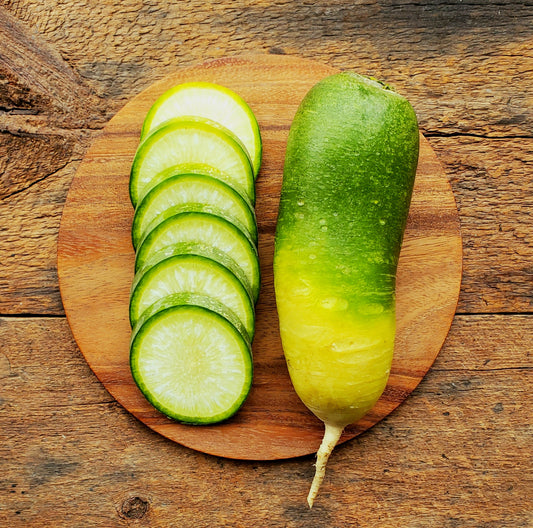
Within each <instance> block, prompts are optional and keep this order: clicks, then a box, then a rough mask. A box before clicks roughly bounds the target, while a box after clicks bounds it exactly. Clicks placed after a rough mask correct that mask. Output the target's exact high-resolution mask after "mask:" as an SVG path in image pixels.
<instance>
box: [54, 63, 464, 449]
mask: <svg viewBox="0 0 533 528" xmlns="http://www.w3.org/2000/svg"><path fill="white" fill-rule="evenodd" d="M335 71H336V70H335V69H333V68H331V67H329V66H327V65H323V64H320V63H316V62H312V61H308V60H302V59H298V58H294V57H287V56H276V55H264V56H263V55H260V56H251V57H237V58H231V59H220V60H215V61H211V62H207V63H203V64H200V65H198V66H195V67H190V68H186V69H182V70H180V71H178V72H176V73H175V74H173V75H171V76H169V77H167V78H165V79H164V80H162V81H159V82H157V83H155V84H154V85H153V86H151V87H150V88H148V89H147V90H145V91H144V92H142V93H141V94H139V95H138V96H137V97H136V98H134V99H133V100H132V101H131V102H130V103H128V104H127V105H126V106H125V107H124V108H123V109H122V110H121V111H120V112H119V113H118V114H117V115H116V116H115V117H114V118H113V119H112V120H111V121H110V122H109V123H108V125H107V126H106V127H105V129H104V131H103V133H102V134H101V136H99V137H98V138H97V139H96V140H95V141H94V143H93V145H92V147H91V148H90V149H89V151H88V152H87V154H86V156H85V158H84V159H83V161H82V163H81V165H80V166H79V168H78V171H77V173H76V176H75V178H74V180H73V182H72V185H71V188H70V191H69V194H68V197H67V201H66V204H65V208H64V211H63V216H62V221H61V227H60V231H59V241H58V274H59V282H60V289H61V296H62V300H63V304H64V307H65V311H66V314H67V318H68V321H69V324H70V326H71V329H72V332H73V335H74V337H75V339H76V341H77V343H78V345H79V347H80V349H81V351H82V353H83V354H84V356H85V358H86V360H87V362H88V363H89V365H90V366H91V368H92V370H93V371H94V373H95V374H96V375H97V376H98V378H99V379H100V380H101V382H102V383H103V384H104V386H105V387H106V388H107V390H108V391H109V392H110V393H111V395H113V397H115V398H116V399H117V401H119V402H120V403H121V404H122V405H123V406H124V407H125V408H126V409H128V410H129V411H130V412H131V413H132V414H133V415H135V416H136V417H137V418H138V419H140V420H141V421H142V422H144V423H145V424H146V425H148V426H149V427H151V428H152V429H154V430H155V431H157V432H159V433H161V434H162V435H164V436H166V437H168V438H169V439H171V440H174V441H176V442H179V443H181V444H183V445H186V446H189V447H191V448H193V449H197V450H200V451H203V452H206V453H210V454H214V455H218V456H223V457H228V458H236V459H252V460H272V459H283V458H290V457H295V456H301V455H306V454H309V453H313V452H315V451H316V450H317V449H318V446H319V444H320V440H321V437H322V433H323V431H322V423H321V422H320V421H319V420H317V419H316V418H315V417H314V416H313V415H312V414H311V413H310V412H309V411H308V410H307V409H306V408H305V407H304V406H303V404H302V403H301V402H300V401H299V399H298V397H297V396H296V394H295V393H294V390H293V389H292V385H291V383H290V380H289V377H288V373H287V370H286V367H285V362H284V359H283V352H282V349H281V343H280V339H279V334H278V322H277V314H276V309H275V299H274V290H273V275H272V257H273V248H274V228H275V222H276V215H277V204H278V200H279V192H280V187H281V178H282V170H283V161H284V154H285V143H286V139H287V135H288V131H289V127H290V124H291V122H292V119H293V117H294V113H295V112H296V109H297V107H298V105H299V103H300V101H301V99H302V98H303V96H304V95H305V93H306V92H307V90H308V89H309V88H310V87H311V86H312V85H313V84H315V83H316V82H318V81H319V80H320V79H322V78H323V77H325V76H327V75H329V74H332V73H334V72H335ZM362 73H364V72H362ZM188 80H205V81H211V82H217V83H220V84H223V85H225V86H227V87H229V88H231V89H233V90H235V91H236V92H237V93H239V94H240V95H241V96H242V97H243V98H244V99H245V100H246V101H247V102H248V103H249V105H250V106H251V108H252V110H253V111H254V113H255V115H256V116H257V119H258V121H259V125H260V128H261V133H262V137H263V149H264V158H263V165H262V168H261V172H260V175H259V178H258V181H257V208H256V212H257V218H258V224H259V233H260V234H259V253H260V259H261V272H262V290H261V295H260V299H259V302H258V305H257V317H256V336H255V340H254V346H253V349H254V383H253V388H252V391H251V393H250V396H249V398H248V400H247V401H246V403H245V405H244V406H243V408H242V409H241V410H240V411H239V413H238V414H237V415H236V416H235V417H234V418H233V419H231V420H230V421H228V422H226V423H223V424H219V425H215V426H202V427H195V426H187V425H182V424H177V423H175V422H173V421H171V420H169V419H168V418H166V417H164V416H162V415H161V414H159V413H158V412H157V411H155V409H153V408H152V407H151V406H150V404H148V402H147V401H146V400H145V399H144V398H143V396H142V395H141V393H140V392H139V390H138V389H137V387H136V385H135V383H134V382H133V380H132V377H131V373H130V371H129V364H128V342H129V337H130V327H129V322H128V298H129V289H130V285H131V281H132V279H133V259H134V253H133V248H132V246H131V241H130V226H131V221H132V216H133V209H132V206H131V204H130V201H129V197H128V178H129V169H130V166H131V162H132V159H133V155H134V152H135V149H136V147H137V145H138V141H139V133H140V128H141V124H142V120H143V117H144V115H145V114H146V112H147V111H148V109H149V107H150V106H151V104H152V103H153V102H154V101H155V99H156V98H157V97H158V96H159V95H160V94H161V93H162V92H163V91H165V90H166V89H168V88H170V87H171V86H173V85H175V84H177V83H180V82H184V81H188ZM461 262H462V248H461V236H460V230H459V221H458V215H457V209H456V205H455V200H454V197H453V194H452V192H451V188H450V186H449V183H448V181H447V179H446V176H445V174H444V173H443V170H442V167H441V165H440V163H439V161H438V160H437V158H436V156H435V154H434V152H433V151H432V149H431V147H430V146H429V144H428V142H427V141H426V140H425V139H424V138H423V137H422V144H421V153H420V162H419V167H418V172H417V179H416V184H415V192H414V196H413V201H412V206H411V211H410V215H409V221H408V227H407V231H406V235H405V239H404V245H403V248H402V254H401V257H400V265H399V271H398V288H397V302H398V309H397V313H398V315H397V322H398V335H397V342H396V350H395V358H394V362H393V367H392V371H391V376H390V380H389V384H388V386H387V389H386V390H385V392H384V394H383V396H382V398H381V399H380V400H379V402H378V403H377V404H376V406H375V407H374V409H373V410H372V411H371V412H370V413H369V414H368V415H367V416H366V417H364V418H363V419H362V420H361V421H360V422H359V423H357V424H354V425H352V426H350V427H348V428H347V429H346V431H345V433H344V434H343V437H342V439H341V441H346V440H348V439H350V438H353V437H354V436H356V435H357V434H359V433H361V432H362V431H364V430H366V429H368V428H369V427H371V426H372V425H374V424H375V423H377V422H378V421H379V420H381V419H382V418H383V417H385V416H387V415H388V414H389V413H390V412H392V411H393V410H394V409H395V408H396V407H397V406H398V405H399V404H400V403H401V402H402V401H404V400H405V398H407V396H408V395H409V394H410V393H411V392H412V390H413V389H414V388H415V387H416V386H417V385H418V383H419V382H420V380H421V379H422V378H423V377H424V375H425V374H426V372H427V371H428V369H429V368H430V367H431V365H432V364H433V361H434V360H435V358H436V356H437V354H438V352H439V350H440V348H441V346H442V344H443V342H444V339H445V338H446V335H447V333H448V330H449V328H450V325H451V322H452V320H453V316H454V313H455V309H456V305H457V299H458V295H459V288H460V282H461Z"/></svg>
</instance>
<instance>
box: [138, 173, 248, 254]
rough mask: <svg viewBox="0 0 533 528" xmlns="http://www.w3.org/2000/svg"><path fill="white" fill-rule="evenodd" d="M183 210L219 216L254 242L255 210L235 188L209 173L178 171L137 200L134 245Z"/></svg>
mask: <svg viewBox="0 0 533 528" xmlns="http://www.w3.org/2000/svg"><path fill="white" fill-rule="evenodd" d="M185 211H202V212H206V213H211V214H215V215H217V216H222V217H223V218H225V219H226V220H229V221H230V222H231V223H233V224H235V225H236V226H237V227H238V228H239V229H241V231H243V232H244V233H246V234H247V235H248V236H249V237H250V238H251V240H252V241H253V242H254V243H255V244H256V243H257V223H256V220H255V213H254V211H253V209H252V208H251V206H250V205H249V204H248V202H247V201H246V200H245V199H244V198H243V197H242V196H241V195H240V194H239V193H238V192H236V191H235V190H234V189H233V188H232V187H230V186H229V185H227V184H225V183H224V182H222V181H220V180H219V179H217V178H213V177H212V176H206V175H201V174H178V175H174V176H171V177H169V178H167V179H165V180H164V181H162V182H161V183H159V184H157V185H156V186H155V187H154V188H153V189H152V190H151V191H150V192H149V193H148V194H147V195H146V196H145V197H144V198H143V199H142V201H141V202H140V203H139V204H138V206H137V209H136V210H135V214H134V216H133V225H132V230H131V232H132V241H133V246H134V247H135V248H137V246H138V245H139V242H140V240H141V239H142V238H143V237H144V236H146V234H147V233H149V232H150V231H152V230H153V229H154V228H155V227H156V226H157V225H159V224H160V223H161V222H162V221H163V220H165V219H167V218H169V217H170V216H172V215H174V214H177V213H180V212H185Z"/></svg>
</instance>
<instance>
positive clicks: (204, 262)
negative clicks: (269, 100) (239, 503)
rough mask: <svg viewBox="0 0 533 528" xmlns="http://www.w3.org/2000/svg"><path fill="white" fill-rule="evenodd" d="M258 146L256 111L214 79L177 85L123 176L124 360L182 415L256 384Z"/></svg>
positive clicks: (209, 414) (208, 417)
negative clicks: (128, 240)
mask: <svg viewBox="0 0 533 528" xmlns="http://www.w3.org/2000/svg"><path fill="white" fill-rule="evenodd" d="M261 155H262V143H261V136H260V133H259V127H258V124H257V120H256V118H255V116H254V114H253V113H252V111H251V110H250V108H249V107H248V105H247V104H246V103H245V102H244V101H243V99H242V98H241V97H239V96H238V95H237V94H235V93H234V92H232V91H231V90H228V89H227V88H225V87H222V86H219V85H216V84H211V83H185V84H181V85H178V86H176V87H174V88H172V89H171V90H169V91H167V92H166V93H164V94H163V95H162V96H161V97H160V98H159V99H158V100H157V101H156V102H155V104H154V105H153V106H152V108H151V109H150V111H149V112H148V114H147V116H146V118H145V121H144V125H143V128H142V132H141V140H140V144H139V147H138V149H137V152H136V154H135V158H134V161H133V165H132V168H131V176H130V197H131V201H132V204H133V206H134V207H135V214H134V219H133V225H132V242H133V246H134V248H135V252H136V258H135V278H134V282H133V285H132V290H131V296H130V322H131V325H132V329H133V330H132V338H131V346H130V365H131V370H132V374H133V378H134V380H135V382H136V383H137V385H138V386H139V388H140V390H141V391H142V393H143V394H144V396H145V397H146V398H147V399H148V400H149V401H150V402H151V403H152V404H153V405H154V407H156V408H157V409H158V410H159V411H161V412H162V413H164V414H165V415H167V416H169V417H171V418H174V419H176V420H178V421H180V422H185V423H194V424H209V423H216V422H219V421H222V420H225V419H227V418H229V417H230V416H232V415H233V414H234V413H235V412H236V411H237V410H238V409H239V408H240V407H241V405H242V404H243V402H244V400H245V398H246V396H247V395H248V392H249V390H250V387H251V383H252V349H251V343H252V340H253V336H254V328H255V303H256V302H257V298H258V295H259V287H260V274H259V258H258V253H257V222H256V218H255V211H254V205H255V179H256V178H257V174H258V171H259V167H260V164H261Z"/></svg>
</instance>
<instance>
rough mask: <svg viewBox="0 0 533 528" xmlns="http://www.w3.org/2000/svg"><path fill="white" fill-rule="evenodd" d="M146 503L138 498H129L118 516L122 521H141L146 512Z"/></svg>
mask: <svg viewBox="0 0 533 528" xmlns="http://www.w3.org/2000/svg"><path fill="white" fill-rule="evenodd" d="M148 505H149V503H148V501H146V500H144V499H141V498H140V497H129V498H128V499H126V500H125V501H124V502H123V503H122V506H121V507H120V511H119V515H120V516H121V517H122V518H123V519H141V518H142V517H144V515H145V513H146V512H147V511H148Z"/></svg>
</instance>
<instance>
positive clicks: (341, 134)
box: [274, 72, 419, 507]
mask: <svg viewBox="0 0 533 528" xmlns="http://www.w3.org/2000/svg"><path fill="white" fill-rule="evenodd" d="M418 148H419V132H418V125H417V119H416V115H415V113H414V111H413V109H412V107H411V105H410V104H409V103H408V101H407V100H406V99H405V98H403V97H402V96H400V95H399V94H397V93H396V92H394V91H393V90H392V89H391V88H389V87H388V86H386V85H383V84H382V83H379V82H378V81H375V80H373V79H369V78H367V77H363V76H360V75H357V74H354V73H349V72H344V73H340V74H336V75H332V76H330V77H327V78H325V79H324V80H322V81H321V82H319V83H318V84H316V85H315V86H314V87H313V88H312V89H311V90H310V91H309V92H308V94H307V95H306V97H305V98H304V100H303V101H302V103H301V105H300V107H299V109H298V111H297V113H296V116H295V118H294V121H293V123H292V126H291V130H290V134H289V139H288V144H287V151H286V159H285V167H284V174H283V185H282V191H281V200H280V208H279V216H278V223H277V229H276V239H275V255H274V283H275V291H276V302H277V308H278V313H279V324H280V333H281V338H282V344H283V350H284V354H285V357H286V361H287V365H288V369H289V373H290V376H291V380H292V383H293V385H294V388H295V390H296V392H297V393H298V395H299V397H300V398H301V400H302V401H303V402H304V403H305V405H306V406H307V407H308V408H309V409H310V410H311V411H312V412H313V413H314V414H315V415H316V416H317V417H318V418H320V420H322V421H323V422H324V424H325V434H324V439H323V442H322V444H321V446H320V448H319V450H318V453H317V464H316V474H315V478H314V480H313V483H312V486H311V490H310V492H309V496H308V499H307V500H308V503H309V506H310V507H311V506H312V505H313V502H314V500H315V498H316V495H317V493H318V489H319V487H320V484H321V483H322V480H323V478H324V474H325V468H326V463H327V460H328V458H329V455H330V454H331V452H332V450H333V449H334V447H335V445H336V444H337V442H338V440H339V438H340V436H341V434H342V431H343V430H344V428H345V427H346V426H347V425H349V424H351V423H354V422H356V421H358V420H359V419H360V418H361V417H362V416H364V415H365V414H366V413H367V412H368V411H369V410H370V409H371V408H372V407H373V406H374V404H375V403H376V401H377V400H378V398H379V397H380V395H381V394H382V392H383V390H384V389H385V386H386V384H387V380H388V376H389V372H390V368H391V362H392V355H393V348H394V338H395V277H396V269H397V264H398V258H399V254H400V247H401V243H402V239H403V234H404V230H405V225H406V221H407V214H408V211H409V205H410V200H411V194H412V189H413V184H414V178H415V173H416V168H417V162H418Z"/></svg>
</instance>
